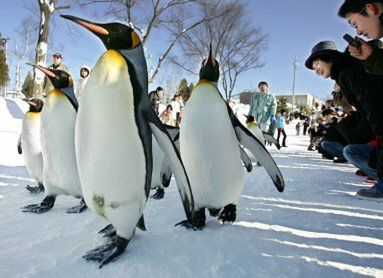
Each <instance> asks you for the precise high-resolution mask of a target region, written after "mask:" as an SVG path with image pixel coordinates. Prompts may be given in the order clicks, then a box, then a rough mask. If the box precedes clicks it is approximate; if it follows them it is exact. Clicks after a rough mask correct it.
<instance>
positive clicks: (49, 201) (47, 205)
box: [21, 196, 56, 214]
mask: <svg viewBox="0 0 383 278" xmlns="http://www.w3.org/2000/svg"><path fill="white" fill-rule="evenodd" d="M55 200H56V196H47V197H45V198H44V200H43V201H42V202H41V203H40V204H33V205H28V206H24V207H22V208H21V211H22V212H32V213H37V214H40V213H44V212H47V211H48V210H50V209H51V208H52V207H53V206H54V204H55Z"/></svg>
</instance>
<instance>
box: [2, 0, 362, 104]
mask: <svg viewBox="0 0 383 278" xmlns="http://www.w3.org/2000/svg"><path fill="white" fill-rule="evenodd" d="M29 1H31V0H29ZM27 2H28V1H26V0H25V1H21V0H16V1H14V0H3V1H2V9H1V10H0V26H1V27H0V32H1V33H2V34H3V36H4V37H11V38H15V39H17V38H18V36H17V34H16V32H15V31H16V29H17V28H18V27H19V25H20V23H21V21H22V19H23V18H24V17H26V16H28V15H31V12H30V11H28V10H27V9H25V3H27ZM246 2H249V6H248V14H249V16H250V18H251V20H252V22H253V24H254V25H255V26H259V27H261V28H262V30H263V32H264V33H267V34H268V49H267V50H266V51H265V52H264V53H262V60H263V61H264V62H266V65H265V66H264V67H263V68H260V69H255V70H252V71H249V72H247V73H245V74H243V75H242V76H241V77H240V78H239V81H238V84H237V86H236V88H235V92H234V93H238V92H241V91H243V90H250V89H255V88H256V86H257V84H258V82H259V81H262V80H264V81H267V82H268V83H269V85H270V86H269V89H270V91H271V92H272V93H281V92H283V93H290V92H291V91H292V80H293V67H292V62H293V59H294V55H297V57H298V62H299V63H300V66H299V67H298V69H297V75H296V89H295V91H296V93H297V94H299V93H311V94H313V95H315V96H317V97H320V98H325V97H326V96H329V95H330V92H331V90H332V86H333V82H332V81H331V80H324V79H322V78H319V77H317V76H316V75H315V74H314V73H313V72H312V71H310V70H308V69H306V68H305V67H304V61H305V59H306V58H307V57H308V56H309V54H310V52H311V49H312V47H313V46H314V45H315V44H316V43H317V42H319V41H321V40H327V39H329V40H333V41H335V42H336V44H337V45H338V49H341V50H343V49H344V48H345V47H346V42H344V41H343V39H342V36H343V35H344V34H345V33H349V34H351V35H353V36H354V35H355V32H354V30H353V29H352V28H351V27H350V26H348V24H347V22H346V21H345V20H344V19H342V18H340V17H338V16H337V10H338V8H339V6H340V5H341V4H342V3H343V1H342V0H340V1H338V0H309V1H308V0H289V1H286V0H268V1H266V0H251V1H246ZM64 13H68V14H73V15H77V16H84V17H86V18H88V19H92V16H91V15H90V13H89V12H87V11H78V10H72V11H70V10H69V11H65V12H64ZM36 16H37V17H38V15H36ZM55 21H56V25H57V26H60V27H56V28H55V36H56V38H55V44H54V46H55V48H54V49H53V48H49V49H48V53H49V54H52V53H54V52H56V51H59V52H61V53H62V54H63V57H64V62H65V64H66V65H67V66H68V67H69V68H70V71H71V73H72V75H73V76H74V78H75V79H76V78H78V74H79V73H78V71H79V70H78V69H79V67H80V66H81V65H83V64H87V65H90V66H93V65H94V64H95V62H96V61H97V58H98V57H99V56H100V55H101V53H103V51H104V48H103V46H102V45H101V42H100V41H98V39H96V38H95V37H93V36H92V35H91V34H90V33H89V32H87V31H85V30H80V31H79V32H77V33H75V34H74V35H73V34H72V35H69V32H68V29H67V28H66V27H65V24H67V23H66V22H65V21H64V20H63V19H61V18H59V17H56V19H55ZM37 31H38V30H36V32H37ZM154 42H155V43H154ZM164 43H166V42H164V39H163V38H161V36H160V35H159V34H154V40H153V41H152V43H151V44H148V45H147V46H148V48H149V50H150V52H151V54H153V57H154V58H153V60H154V59H156V58H157V57H158V54H159V51H158V50H157V48H161V47H163V46H164V45H165V44H164ZM13 47H14V43H13V41H12V40H11V41H10V43H9V48H10V49H12V48H13ZM50 58H51V57H50V56H49V57H48V62H49V63H51V62H52V61H51V60H50ZM13 72H14V71H13V68H12V69H11V75H12V76H11V78H12V80H11V86H10V87H11V88H12V87H13V86H14V79H13V75H14V73H13ZM161 72H162V74H166V72H167V69H166V68H163V69H162V70H161ZM169 74H173V75H174V71H172V73H169ZM183 77H186V78H187V79H188V81H189V82H195V81H196V77H195V76H188V75H187V74H186V73H183V72H180V74H179V75H177V76H174V78H175V79H181V78H183ZM160 80H161V79H160V78H159V79H158V81H157V82H155V83H154V84H151V85H150V89H153V88H155V87H156V86H157V85H162V84H158V82H160Z"/></svg>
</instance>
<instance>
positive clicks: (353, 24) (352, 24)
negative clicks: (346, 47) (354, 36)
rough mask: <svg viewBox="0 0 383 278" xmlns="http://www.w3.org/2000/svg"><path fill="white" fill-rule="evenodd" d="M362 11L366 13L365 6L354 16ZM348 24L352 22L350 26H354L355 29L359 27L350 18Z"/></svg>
mask: <svg viewBox="0 0 383 278" xmlns="http://www.w3.org/2000/svg"><path fill="white" fill-rule="evenodd" d="M362 13H365V7H363V8H362V9H361V10H360V11H359V12H358V13H357V14H354V18H355V17H356V16H359V15H361V14H362ZM348 24H350V26H351V27H352V28H354V29H357V28H358V25H357V24H356V23H355V21H354V22H352V19H349V20H348Z"/></svg>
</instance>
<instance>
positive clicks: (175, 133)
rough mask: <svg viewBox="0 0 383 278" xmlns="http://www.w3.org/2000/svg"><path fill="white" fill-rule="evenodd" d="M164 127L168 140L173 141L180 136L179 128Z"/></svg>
mask: <svg viewBox="0 0 383 278" xmlns="http://www.w3.org/2000/svg"><path fill="white" fill-rule="evenodd" d="M164 126H165V128H166V130H167V132H168V133H169V135H170V138H172V140H173V141H174V139H175V138H176V137H178V136H179V134H180V128H179V127H175V126H171V125H164ZM178 150H179V149H178Z"/></svg>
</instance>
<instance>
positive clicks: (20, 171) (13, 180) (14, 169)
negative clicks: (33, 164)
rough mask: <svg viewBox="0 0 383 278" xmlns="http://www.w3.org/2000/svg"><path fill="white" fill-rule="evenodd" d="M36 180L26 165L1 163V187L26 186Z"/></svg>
mask: <svg viewBox="0 0 383 278" xmlns="http://www.w3.org/2000/svg"><path fill="white" fill-rule="evenodd" d="M31 182H34V181H33V180H32V179H31V178H30V177H29V174H28V171H27V168H26V167H25V166H6V165H0V187H2V186H19V187H24V186H25V185H26V184H27V183H31Z"/></svg>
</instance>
